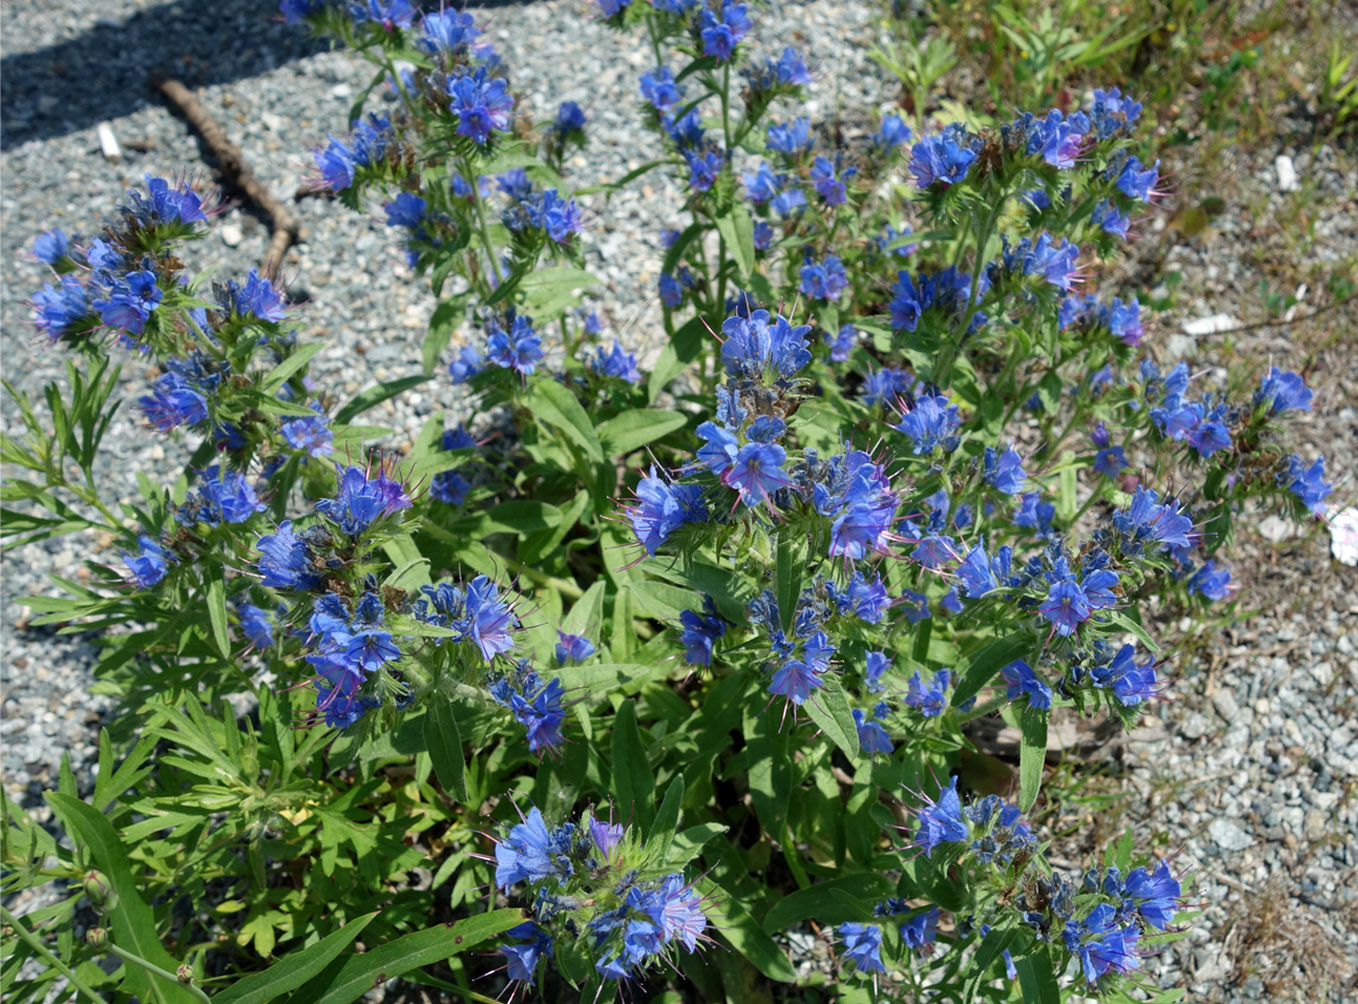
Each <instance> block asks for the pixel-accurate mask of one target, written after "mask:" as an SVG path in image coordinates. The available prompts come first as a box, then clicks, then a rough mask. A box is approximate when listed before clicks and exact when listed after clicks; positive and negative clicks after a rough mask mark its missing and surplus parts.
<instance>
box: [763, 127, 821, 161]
mask: <svg viewBox="0 0 1358 1004" xmlns="http://www.w3.org/2000/svg"><path fill="white" fill-rule="evenodd" d="M812 142H813V140H812V138H811V120H810V119H808V118H795V119H793V120H792V121H791V122H787V123H783V124H778V123H774V124H773V125H770V126H769V131H768V149H770V150H773V151H775V152H776V153H781V154H785V155H786V156H788V157H796V156H797V155H798V154H800V153H802V152H803V151H805V150H810V149H811V144H812Z"/></svg>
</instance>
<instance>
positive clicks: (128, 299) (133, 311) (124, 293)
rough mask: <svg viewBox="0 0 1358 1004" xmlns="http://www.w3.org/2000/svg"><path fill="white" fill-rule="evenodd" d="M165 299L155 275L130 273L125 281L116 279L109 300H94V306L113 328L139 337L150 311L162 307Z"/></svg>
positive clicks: (111, 286)
mask: <svg viewBox="0 0 1358 1004" xmlns="http://www.w3.org/2000/svg"><path fill="white" fill-rule="evenodd" d="M164 296H165V293H164V292H163V291H162V290H161V288H160V287H159V286H157V285H156V273H155V272H151V271H141V272H129V273H128V274H127V276H126V278H125V279H115V280H114V281H113V283H112V284H111V285H110V287H109V292H108V295H107V297H106V298H105V299H102V300H95V301H94V302H93V303H92V304H91V306H92V307H94V309H95V310H97V311H98V312H99V318H100V320H102V321H103V322H104V323H105V324H107V325H108V326H109V327H110V328H118V329H119V330H121V331H129V332H131V333H132V334H134V335H140V334H141V333H142V330H143V329H144V328H145V326H146V321H147V320H148V319H149V318H150V316H151V312H152V311H154V310H155V309H156V308H157V307H158V306H160V301H161V300H162V299H163V298H164Z"/></svg>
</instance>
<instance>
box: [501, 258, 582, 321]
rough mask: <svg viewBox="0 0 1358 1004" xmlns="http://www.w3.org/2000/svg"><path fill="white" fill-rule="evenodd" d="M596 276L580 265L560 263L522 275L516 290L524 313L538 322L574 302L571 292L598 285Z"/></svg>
mask: <svg viewBox="0 0 1358 1004" xmlns="http://www.w3.org/2000/svg"><path fill="white" fill-rule="evenodd" d="M599 285H602V283H601V282H600V281H599V279H598V277H597V276H595V275H593V274H592V273H590V272H586V271H585V270H584V269H582V268H573V267H571V266H569V265H563V266H560V267H557V268H543V269H538V270H537V271H536V272H532V273H530V274H528V275H526V276H524V277H523V279H522V280H520V282H519V289H520V291H521V292H522V293H523V305H524V308H525V309H526V310H527V312H528V313H530V314H532V315H533V317H534V318H535V319H537V320H539V321H546V320H550V319H551V318H553V317H556V316H557V315H558V314H560V313H562V312H563V311H564V310H565V309H566V308H567V307H568V306H570V305H571V304H572V303H574V302H575V291H576V290H577V289H587V288H589V287H592V286H599Z"/></svg>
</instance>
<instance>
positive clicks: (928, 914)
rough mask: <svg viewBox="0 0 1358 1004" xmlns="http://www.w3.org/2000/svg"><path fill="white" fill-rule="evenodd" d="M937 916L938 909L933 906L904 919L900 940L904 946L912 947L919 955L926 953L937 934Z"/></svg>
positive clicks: (938, 913)
mask: <svg viewBox="0 0 1358 1004" xmlns="http://www.w3.org/2000/svg"><path fill="white" fill-rule="evenodd" d="M939 916H940V911H939V909H938V907H936V906H934V907H930V908H929V909H928V910H925V911H924V912H923V913H917V914H915V915H914V916H913V917H911V918H910V919H909V920H907V921H904V922H903V923H902V924H901V940H902V941H904V942H905V946H906V947H907V948H913V949H914V950H915V951H917V952H919V953H920V954H921V955H927V954H928V953H929V948H930V946H931V945H933V943H934V939H935V938H936V937H937V936H938V918H939Z"/></svg>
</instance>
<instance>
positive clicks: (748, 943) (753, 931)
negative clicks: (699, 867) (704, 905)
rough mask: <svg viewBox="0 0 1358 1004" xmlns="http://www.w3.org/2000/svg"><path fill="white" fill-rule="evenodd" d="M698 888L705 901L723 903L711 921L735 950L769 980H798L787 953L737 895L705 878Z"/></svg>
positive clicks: (699, 882)
mask: <svg viewBox="0 0 1358 1004" xmlns="http://www.w3.org/2000/svg"><path fill="white" fill-rule="evenodd" d="M697 886H698V888H699V889H700V890H702V893H703V897H704V898H705V899H707V900H708V901H709V902H714V903H720V904H721V905H720V906H715V907H713V909H711V910H710V911H709V912H708V919H710V920H711V921H712V926H713V927H715V928H716V929H717V930H718V931H719V932H720V933H721V934H722V935H723V936H724V937H725V938H726V940H727V941H729V942H730V943H731V945H732V947H733V948H735V950H736V951H738V952H739V953H740V954H741V955H743V956H745V958H747V959H749V960H750V963H751V964H752V965H753V966H754V967H755V968H756V969H758V970H759V971H760V972H761V973H763V974H764V975H765V976H767V977H768V978H769V979H771V980H777V981H778V982H780V983H793V982H795V981H796V979H797V971H796V970H795V969H793V968H792V963H790V962H788V960H787V954H786V953H785V952H784V951H783V950H782V949H781V948H779V947H778V943H777V942H776V941H774V940H773V939H772V938H771V937H769V936H768V934H766V933H765V931H764V929H763V928H762V927H760V926H759V924H757V923H756V922H755V919H754V918H753V917H751V916H750V914H749V913H748V912H747V911H746V910H745V908H744V907H743V906H741V905H740V900H739V898H738V897H737V895H736V893H734V892H731V891H728V890H726V889H723V888H722V887H721V886H719V885H717V884H716V883H715V882H713V881H712V880H711V879H709V878H706V877H704V878H700V879H699V880H698V882H697Z"/></svg>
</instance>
